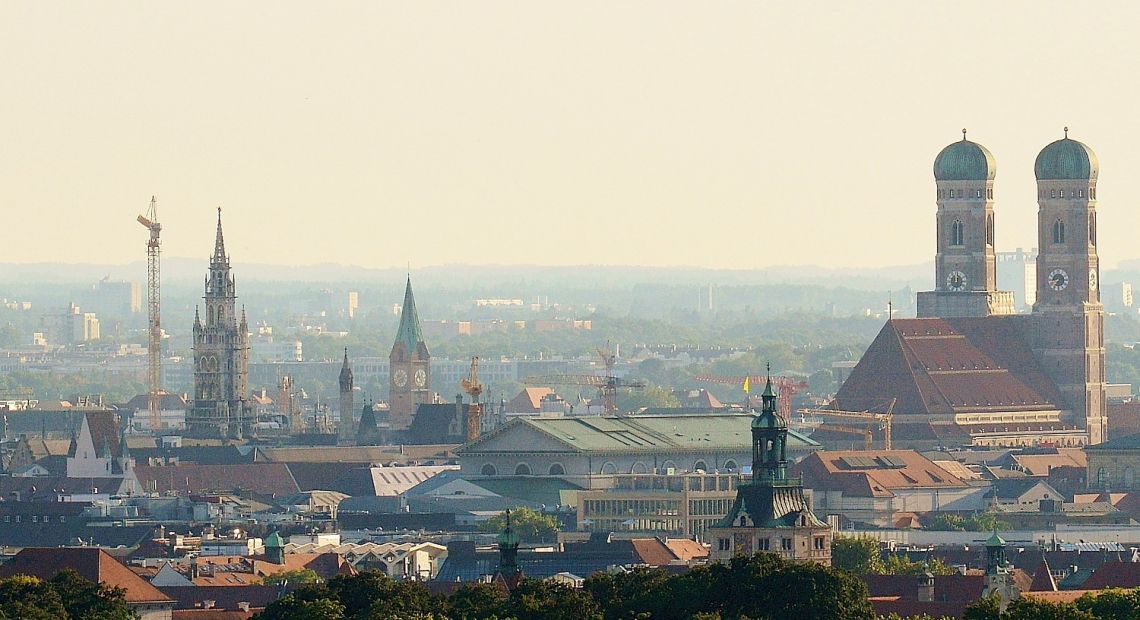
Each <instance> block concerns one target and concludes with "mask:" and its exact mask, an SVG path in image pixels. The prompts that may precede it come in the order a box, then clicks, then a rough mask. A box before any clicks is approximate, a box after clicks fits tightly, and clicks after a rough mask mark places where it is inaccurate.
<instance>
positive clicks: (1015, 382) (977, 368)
mask: <svg viewBox="0 0 1140 620" xmlns="http://www.w3.org/2000/svg"><path fill="white" fill-rule="evenodd" d="M1027 318H1028V317H1026V316H991V317H984V318H952V319H943V318H921V319H892V320H890V321H887V323H886V324H885V325H884V326H883V329H882V330H881V331H880V332H879V334H878V336H876V337H875V340H874V341H873V342H872V343H871V346H870V347H868V348H867V351H866V353H864V354H863V357H862V358H861V359H860V360H859V364H858V365H856V366H855V368H854V369H853V370H852V371H851V374H850V376H848V378H847V380H846V381H845V382H844V383H843V385H842V386H841V387H840V388H839V392H838V393H837V394H836V402H837V405H838V407H839V408H840V409H845V410H850V411H878V412H882V411H885V410H886V408H887V407H888V405H889V403H890V402H891V401H892V400H893V401H895V407H894V414H895V420H896V421H898V419H899V417H898V416H899V415H900V414H903V415H906V414H924V415H928V414H948V413H972V412H987V411H1001V412H1008V411H1050V410H1056V409H1059V408H1061V407H1062V405H1061V403H1063V402H1064V401H1063V398H1062V397H1061V394H1060V391H1059V390H1058V389H1057V386H1056V384H1054V383H1053V382H1052V381H1051V380H1050V379H1049V377H1048V375H1046V373H1045V372H1044V369H1043V368H1042V367H1041V365H1040V363H1039V362H1038V361H1037V359H1036V358H1035V357H1034V355H1033V351H1032V349H1031V347H1030V344H1029V339H1028V337H1027V323H1026V319H1027Z"/></svg>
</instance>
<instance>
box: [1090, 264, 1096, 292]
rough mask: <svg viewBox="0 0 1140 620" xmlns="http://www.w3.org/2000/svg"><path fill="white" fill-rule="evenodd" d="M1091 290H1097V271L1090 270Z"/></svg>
mask: <svg viewBox="0 0 1140 620" xmlns="http://www.w3.org/2000/svg"><path fill="white" fill-rule="evenodd" d="M1089 290H1090V291H1095V290H1096V269H1089Z"/></svg>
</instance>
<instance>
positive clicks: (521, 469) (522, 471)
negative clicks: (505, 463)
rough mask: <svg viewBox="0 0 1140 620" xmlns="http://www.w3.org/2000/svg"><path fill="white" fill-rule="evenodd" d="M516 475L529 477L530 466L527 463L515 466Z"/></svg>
mask: <svg viewBox="0 0 1140 620" xmlns="http://www.w3.org/2000/svg"><path fill="white" fill-rule="evenodd" d="M515 475H516V476H529V475H530V465H527V464H526V463H519V464H518V465H516V466H515Z"/></svg>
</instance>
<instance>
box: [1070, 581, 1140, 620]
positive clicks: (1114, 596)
mask: <svg viewBox="0 0 1140 620" xmlns="http://www.w3.org/2000/svg"><path fill="white" fill-rule="evenodd" d="M1075 604H1076V606H1077V609H1080V610H1082V611H1086V612H1088V613H1090V614H1092V615H1093V616H1095V617H1097V618H1103V619H1104V620H1132V619H1133V618H1140V588H1137V589H1132V590H1120V589H1115V588H1110V589H1107V590H1101V591H1099V592H1095V593H1091V592H1090V593H1088V594H1085V595H1084V596H1082V597H1081V598H1079V599H1077V600H1076V602H1075Z"/></svg>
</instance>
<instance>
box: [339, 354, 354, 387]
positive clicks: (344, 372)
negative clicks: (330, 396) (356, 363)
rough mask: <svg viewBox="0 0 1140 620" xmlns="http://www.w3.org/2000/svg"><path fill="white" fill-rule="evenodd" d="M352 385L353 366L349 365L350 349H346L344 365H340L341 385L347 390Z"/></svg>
mask: <svg viewBox="0 0 1140 620" xmlns="http://www.w3.org/2000/svg"><path fill="white" fill-rule="evenodd" d="M351 384H352V366H349V364H348V347H345V348H344V363H343V364H341V365H340V385H341V387H342V388H347V387H348V386H349V385H351Z"/></svg>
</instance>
